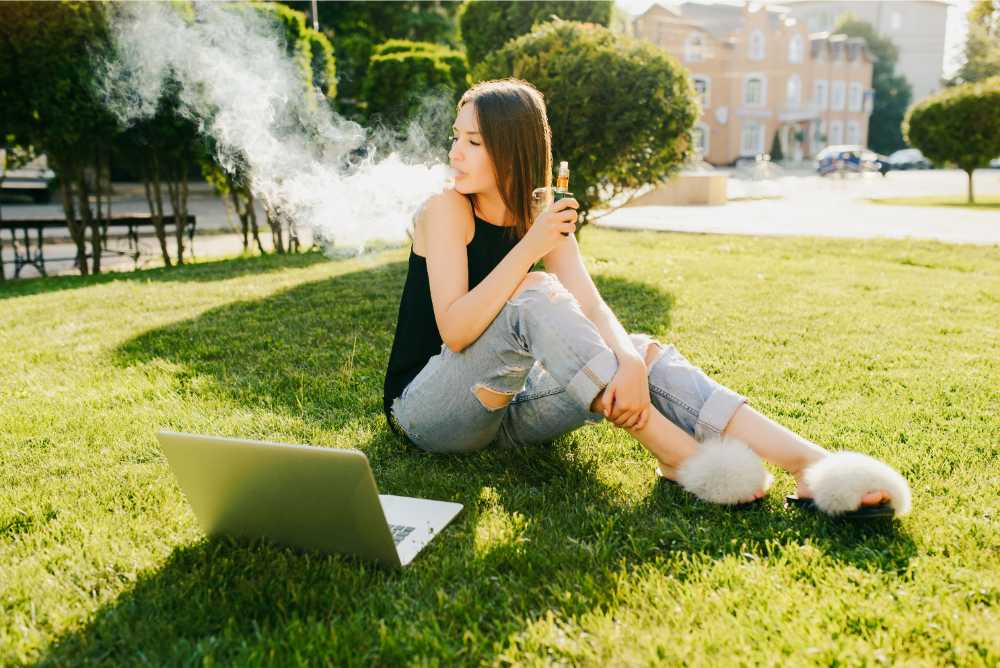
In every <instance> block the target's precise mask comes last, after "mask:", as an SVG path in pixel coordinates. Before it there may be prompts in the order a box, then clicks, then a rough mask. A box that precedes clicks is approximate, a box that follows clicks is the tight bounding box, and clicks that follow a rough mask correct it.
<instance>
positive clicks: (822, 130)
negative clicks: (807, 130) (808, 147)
mask: <svg viewBox="0 0 1000 668" xmlns="http://www.w3.org/2000/svg"><path fill="white" fill-rule="evenodd" d="M813 131H814V132H813V136H812V144H813V152H817V151H819V149H820V148H821V147H823V146H826V121H819V122H817V123H813Z"/></svg>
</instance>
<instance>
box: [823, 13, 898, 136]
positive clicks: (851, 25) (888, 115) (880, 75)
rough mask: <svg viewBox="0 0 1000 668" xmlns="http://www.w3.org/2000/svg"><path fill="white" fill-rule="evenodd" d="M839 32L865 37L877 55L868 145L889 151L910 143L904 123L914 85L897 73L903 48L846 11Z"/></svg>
mask: <svg viewBox="0 0 1000 668" xmlns="http://www.w3.org/2000/svg"><path fill="white" fill-rule="evenodd" d="M834 31H835V32H838V33H844V34H845V35H849V36H851V37H864V38H865V41H866V42H867V43H868V50H869V52H871V54H872V55H873V56H874V58H875V65H874V67H873V71H872V88H874V89H875V104H874V107H873V109H872V114H871V116H870V117H869V118H868V146H869V147H871V149H872V150H874V151H877V152H879V153H884V154H889V153H892V152H893V151H897V150H899V149H901V148H904V147H905V146H906V142H905V141H904V140H903V131H902V127H901V126H902V123H903V116H904V114H906V108H907V106H909V104H910V98H911V97H912V96H913V89H912V88H911V87H910V84H909V82H908V81H907V80H906V78H905V77H904V76H903V75H902V74H897V73H896V62H897V60H898V59H899V51H898V49H897V48H896V45H895V44H893V43H892V41H891V40H890V39H889V38H888V37H883V36H882V35H880V34H878V33H877V32H876V31H875V28H873V27H872V25H871V24H870V23H866V22H865V21H862V20H860V19H858V18H855V17H854V16H852V15H850V14H848V15H845V16H844V17H843V18H842V19H841V20H840V22H839V23H838V24H837V27H836V28H834Z"/></svg>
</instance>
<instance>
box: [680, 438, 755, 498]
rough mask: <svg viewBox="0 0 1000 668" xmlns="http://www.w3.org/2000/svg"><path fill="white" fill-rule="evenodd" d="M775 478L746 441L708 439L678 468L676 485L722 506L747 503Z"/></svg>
mask: <svg viewBox="0 0 1000 668" xmlns="http://www.w3.org/2000/svg"><path fill="white" fill-rule="evenodd" d="M773 481H774V477H773V476H772V475H771V474H770V473H768V471H767V469H766V468H764V462H763V461H761V458H760V457H758V456H757V455H756V454H755V453H754V451H753V450H751V449H750V448H749V447H748V446H747V445H746V443H744V442H743V441H741V440H739V439H736V438H733V437H731V436H723V437H721V438H720V437H718V436H716V437H712V438H709V439H707V440H705V441H704V442H703V443H702V444H701V445H700V446H699V448H698V452H696V453H695V454H693V455H691V456H690V457H688V458H687V459H686V460H685V461H684V463H683V464H681V465H680V466H679V467H677V482H678V483H680V486H681V487H682V488H683V489H685V490H687V491H688V492H691V493H692V494H694V495H695V496H697V497H698V498H699V499H702V500H704V501H710V502H712V503H719V504H723V505H727V506H728V505H736V504H742V503H746V501H747V499H749V498H752V497H753V495H754V494H755V493H756V492H757V491H758V490H760V489H763V490H764V491H767V489H768V488H769V487H770V486H771V483H772V482H773Z"/></svg>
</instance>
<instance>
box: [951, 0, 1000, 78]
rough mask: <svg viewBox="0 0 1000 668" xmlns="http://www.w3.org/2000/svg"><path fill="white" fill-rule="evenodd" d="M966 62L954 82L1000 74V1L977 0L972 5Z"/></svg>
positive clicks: (966, 43) (966, 40)
mask: <svg viewBox="0 0 1000 668" xmlns="http://www.w3.org/2000/svg"><path fill="white" fill-rule="evenodd" d="M968 26H969V31H968V34H967V35H966V38H965V62H963V63H962V66H961V67H960V68H959V70H958V74H957V75H956V77H955V80H954V81H953V82H952V83H953V84H954V83H971V82H974V81H982V80H983V79H988V78H990V77H993V76H998V75H1000V2H997V0H976V1H975V2H974V4H973V5H972V6H971V7H970V8H969V14H968Z"/></svg>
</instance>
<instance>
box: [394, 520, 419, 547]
mask: <svg viewBox="0 0 1000 668" xmlns="http://www.w3.org/2000/svg"><path fill="white" fill-rule="evenodd" d="M415 528H416V527H408V526H403V525H402V524H390V525H389V531H391V532H392V542H393V543H395V544H396V545H399V544H400V543H402V542H403V539H405V538H406V537H407V536H409V535H410V534H411V533H413V530H414V529H415Z"/></svg>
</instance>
